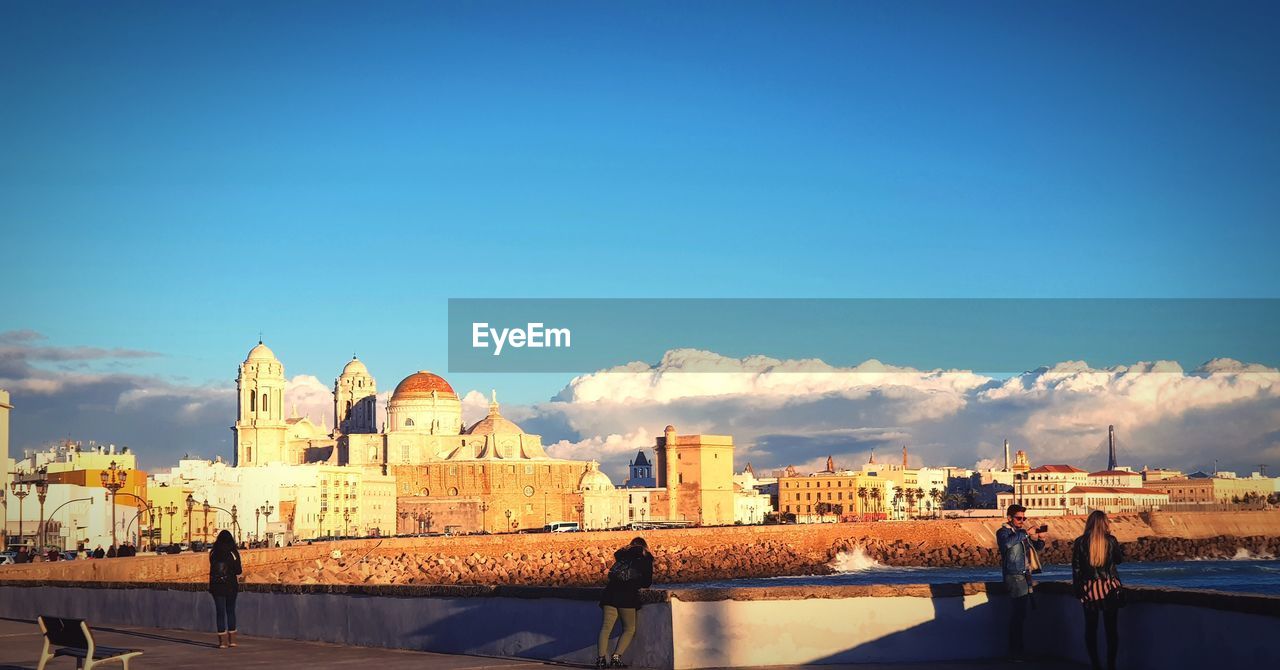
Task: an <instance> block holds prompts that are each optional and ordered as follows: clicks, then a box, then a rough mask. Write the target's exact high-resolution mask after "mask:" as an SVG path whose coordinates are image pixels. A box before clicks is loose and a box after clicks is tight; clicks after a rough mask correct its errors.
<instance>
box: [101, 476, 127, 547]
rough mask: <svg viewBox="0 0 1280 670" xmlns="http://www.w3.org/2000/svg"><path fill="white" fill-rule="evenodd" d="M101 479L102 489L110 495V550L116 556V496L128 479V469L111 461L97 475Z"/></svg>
mask: <svg viewBox="0 0 1280 670" xmlns="http://www.w3.org/2000/svg"><path fill="white" fill-rule="evenodd" d="M99 476H100V477H101V478H102V487H103V488H105V489H106V490H107V491H109V492H110V493H111V548H113V549H116V553H117V555H118V554H119V551H120V550H119V549H118V548H117V547H116V494H118V493H119V492H120V489H122V488H124V484H125V481H127V480H128V479H129V469H128V468H122V467H120V466H118V465H116V462H115V461H111V465H109V466H108V467H107V469H106V470H103V471H102V472H101V473H99Z"/></svg>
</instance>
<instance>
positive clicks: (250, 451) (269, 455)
mask: <svg viewBox="0 0 1280 670" xmlns="http://www.w3.org/2000/svg"><path fill="white" fill-rule="evenodd" d="M284 385H285V379H284V365H283V364H281V363H280V360H279V359H277V358H276V355H275V354H274V353H273V352H272V351H271V349H269V348H267V345H265V344H263V343H262V341H261V340H259V341H258V346H256V347H254V348H253V349H251V350H250V351H249V356H248V357H247V358H245V360H244V362H243V363H241V364H240V374H239V375H238V376H237V377H236V405H237V411H236V425H235V426H232V428H231V430H232V432H233V433H234V435H235V449H236V459H235V465H236V467H251V466H255V465H265V464H267V463H271V462H278V461H283V460H284V445H285V440H286V439H287V432H288V425H287V424H286V423H285V420H284Z"/></svg>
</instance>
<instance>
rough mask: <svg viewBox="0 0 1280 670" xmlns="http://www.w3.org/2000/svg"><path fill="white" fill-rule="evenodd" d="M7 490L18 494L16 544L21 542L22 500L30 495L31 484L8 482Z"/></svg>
mask: <svg viewBox="0 0 1280 670" xmlns="http://www.w3.org/2000/svg"><path fill="white" fill-rule="evenodd" d="M9 490H10V491H11V492H13V495H15V496H18V544H19V545H21V544H22V501H23V500H24V499H25V498H26V497H27V496H29V495H31V485H30V484H27V483H25V482H9Z"/></svg>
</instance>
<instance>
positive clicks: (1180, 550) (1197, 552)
mask: <svg viewBox="0 0 1280 670" xmlns="http://www.w3.org/2000/svg"><path fill="white" fill-rule="evenodd" d="M1071 544H1072V540H1060V539H1059V540H1055V539H1050V540H1048V541H1047V542H1046V543H1045V548H1044V551H1043V552H1042V553H1041V558H1042V560H1043V561H1044V562H1046V563H1064V564H1065V563H1070V562H1071ZM1120 544H1121V546H1122V548H1123V550H1124V556H1125V560H1126V561H1184V560H1191V559H1227V558H1263V559H1270V558H1275V557H1276V556H1280V537H1278V536H1270V537H1268V536H1263V535H1255V536H1252V537H1235V536H1232V535H1220V536H1218V537H1210V538H1178V537H1154V536H1147V537H1140V538H1138V539H1136V540H1134V541H1132V542H1121V543H1120ZM839 550H840V552H842V553H847V554H857V553H859V552H861V554H862V555H865V556H866V558H868V559H872V560H875V561H877V562H879V563H883V564H885V565H892V566H901V567H931V568H941V567H974V566H984V565H996V564H997V563H998V561H999V554H998V551H997V549H996V548H995V547H994V546H982V545H976V544H958V545H949V546H945V547H930V546H928V545H927V544H926V543H923V542H916V543H912V542H904V541H902V540H892V541H886V540H878V539H872V540H867V541H864V542H856V541H854V542H845V543H842V544H841V545H840V547H839Z"/></svg>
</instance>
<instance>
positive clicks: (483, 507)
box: [480, 500, 489, 534]
mask: <svg viewBox="0 0 1280 670" xmlns="http://www.w3.org/2000/svg"><path fill="white" fill-rule="evenodd" d="M488 511H489V503H488V502H487V501H484V500H481V501H480V532H481V533H486V534H487V533H488V532H489V527H488V524H487V521H488V515H487V514H485V512H488Z"/></svg>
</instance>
